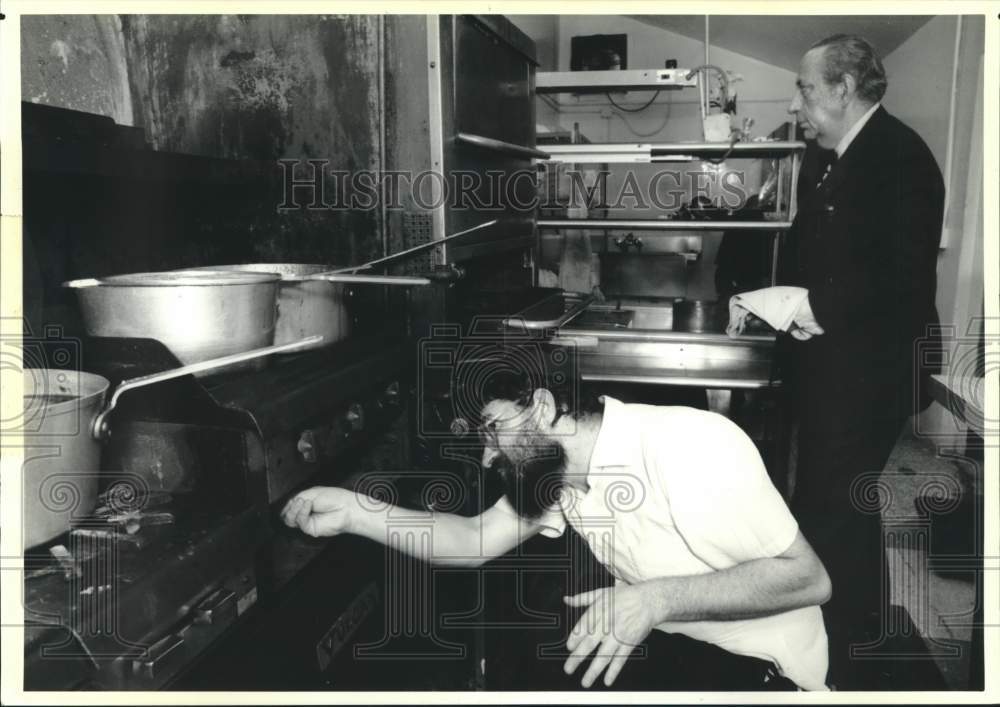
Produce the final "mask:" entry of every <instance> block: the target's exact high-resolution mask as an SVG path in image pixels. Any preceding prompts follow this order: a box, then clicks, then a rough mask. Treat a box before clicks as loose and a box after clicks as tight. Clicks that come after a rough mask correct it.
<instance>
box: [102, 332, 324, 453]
mask: <svg viewBox="0 0 1000 707" xmlns="http://www.w3.org/2000/svg"><path fill="white" fill-rule="evenodd" d="M322 340H323V337H322V336H319V335H317V336H308V337H306V338H304V339H299V340H298V341H292V342H289V343H287V344H277V345H274V346H262V347H261V348H259V349H253V350H252V351H244V352H242V353H237V354H230V355H229V356H222V357H220V358H213V359H210V360H208V361H199V362H198V363H191V364H189V365H187V366H181V367H180V368H171V369H169V370H166V371H160V372H158V373H151V374H149V375H148V376H139V377H137V378H129V379H127V380H123V381H122V382H121V383H119V384H118V387H117V388H115V392H114V393H112V395H111V397H110V398H108V402H107V403H106V404H105V405H104V409H103V410H101V412H99V413H98V414H97V415H95V416H94V421H93V424H92V425H91V433H92V434H93V435H94V438H95V439H104V438H106V437H107V436H108V435H109V434H110V427H109V425H108V422H107V418H108V415H110V414H111V411H112V410H114V409H115V405H117V404H118V398H120V397H121V396H122V395H123V394H125V393H127V392H128V391H130V390H135V389H136V388H145V387H146V386H147V385H153V384H154V383H162V382H163V381H168V380H172V379H174V378H180V377H181V376H186V375H190V374H193V373H203V372H205V371H211V370H215V369H217V368H223V367H225V366H229V365H232V364H234V363H243V362H244V361H250V360H252V359H255V358H261V357H262V356H270V355H271V354H276V353H282V352H283V351H294V350H295V349H299V348H305V347H307V346H310V345H311V344H316V343H319V342H320V341H322Z"/></svg>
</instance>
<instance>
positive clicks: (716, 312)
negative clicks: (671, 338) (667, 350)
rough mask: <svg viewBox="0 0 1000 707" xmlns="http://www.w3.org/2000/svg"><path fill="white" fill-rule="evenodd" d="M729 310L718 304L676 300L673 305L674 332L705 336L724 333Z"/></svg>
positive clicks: (704, 301)
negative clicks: (712, 333) (708, 333)
mask: <svg viewBox="0 0 1000 707" xmlns="http://www.w3.org/2000/svg"><path fill="white" fill-rule="evenodd" d="M727 316H728V310H726V309H725V308H720V307H719V304H718V302H710V301H706V300H686V299H676V300H674V304H673V326H672V329H673V330H674V331H685V332H693V333H698V334H703V333H706V332H714V333H722V332H723V331H725V329H726V322H727V321H728V319H727V318H726V317H727Z"/></svg>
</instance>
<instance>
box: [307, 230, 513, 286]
mask: <svg viewBox="0 0 1000 707" xmlns="http://www.w3.org/2000/svg"><path fill="white" fill-rule="evenodd" d="M497 223H498V221H497V219H493V220H491V221H484V222H483V223H480V224H478V225H476V226H472V227H471V228H466V229H464V230H462V231H459V232H458V233H452V234H451V235H448V236H444V237H443V238H436V239H434V240H432V241H428V242H427V243H421V244H420V245H415V246H413V247H412V248H407V249H406V250H401V251H399V252H398V253H393V254H392V255H387V256H385V257H383V258H376V259H375V260H369V261H368V262H367V263H361V264H360V265H350V266H347V267H343V268H339V269H337V270H331V271H329V273H321V274H320V275H316V276H314V277H324V276H326V275H328V274H329V275H339V274H344V273H356V272H357V271H358V270H370V269H371V268H374V267H377V266H382V265H388V264H389V263H394V262H396V261H397V260H403V259H405V258H409V257H410V256H413V255H416V254H418V253H422V252H424V251H425V250H430V249H431V248H436V247H437V246H439V245H441V244H442V243H447V242H450V241H453V240H455V239H457V238H462V237H463V236H467V235H469V234H471V233H475V232H476V231H481V230H483V229H484V228H489V227H490V226H495V225H496V224H497Z"/></svg>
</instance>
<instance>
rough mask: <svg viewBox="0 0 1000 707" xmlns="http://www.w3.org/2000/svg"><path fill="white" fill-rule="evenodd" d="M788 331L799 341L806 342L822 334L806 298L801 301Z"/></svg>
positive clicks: (821, 329) (821, 328)
mask: <svg viewBox="0 0 1000 707" xmlns="http://www.w3.org/2000/svg"><path fill="white" fill-rule="evenodd" d="M789 331H790V332H791V334H792V336H794V337H795V338H796V339H798V340H799V341H806V340H807V339H811V338H813V337H814V336H818V335H819V334H822V333H823V327H821V326H820V325H819V322H817V321H816V315H814V314H813V311H812V306H811V305H810V304H809V298H808V297H806V298H805V299H804V300H802V304H801V305H799V308H798V310H796V312H795V316H794V317H793V318H792V326H791V327H790V328H789Z"/></svg>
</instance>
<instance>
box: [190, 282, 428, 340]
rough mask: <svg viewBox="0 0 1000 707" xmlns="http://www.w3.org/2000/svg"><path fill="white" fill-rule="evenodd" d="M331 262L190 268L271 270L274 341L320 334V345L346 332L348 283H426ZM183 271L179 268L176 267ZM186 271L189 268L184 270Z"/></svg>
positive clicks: (348, 313) (336, 338)
mask: <svg viewBox="0 0 1000 707" xmlns="http://www.w3.org/2000/svg"><path fill="white" fill-rule="evenodd" d="M334 267H335V266H331V265H317V264H312V263H246V264H242V265H210V266H207V267H204V268H192V270H194V271H217V272H246V273H275V274H277V275H279V276H280V277H281V283H280V284H279V287H278V319H277V322H276V324H275V329H274V343H275V344H283V343H287V342H289V341H297V340H298V339H301V338H303V337H305V336H313V335H317V334H318V335H320V336H322V337H323V343H322V344H321V345H322V346H326V345H327V344H332V343H333V342H335V341H340V340H341V339H345V338H347V337H348V336H350V333H351V323H352V317H351V311H350V306H349V302H350V299H351V298H350V291H349V286H350V285H352V284H353V285H362V284H369V285H403V286H414V285H429V284H430V280H429V279H427V278H423V277H396V276H392V275H351V274H344V273H335V272H332V270H333V269H334ZM180 272H183V271H180ZM188 272H190V270H189V271H188Z"/></svg>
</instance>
